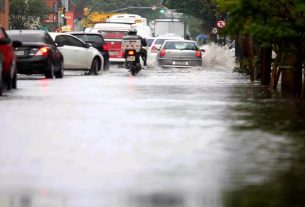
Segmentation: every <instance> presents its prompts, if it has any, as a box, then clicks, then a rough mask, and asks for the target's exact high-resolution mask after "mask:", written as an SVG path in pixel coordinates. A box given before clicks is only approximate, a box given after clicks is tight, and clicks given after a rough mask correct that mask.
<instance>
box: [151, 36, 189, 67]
mask: <svg viewBox="0 0 305 207" xmlns="http://www.w3.org/2000/svg"><path fill="white" fill-rule="evenodd" d="M166 40H184V38H183V37H180V36H176V35H170V34H169V35H164V36H163V35H162V36H158V37H154V38H153V39H152V40H150V41H152V42H151V44H149V46H148V49H147V65H148V67H151V68H153V67H155V66H156V64H157V54H158V50H159V49H160V48H161V46H162V45H163V43H164V42H165V41H166Z"/></svg>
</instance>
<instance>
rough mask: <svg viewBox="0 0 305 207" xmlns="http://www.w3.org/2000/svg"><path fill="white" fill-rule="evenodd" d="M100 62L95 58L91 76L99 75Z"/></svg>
mask: <svg viewBox="0 0 305 207" xmlns="http://www.w3.org/2000/svg"><path fill="white" fill-rule="evenodd" d="M99 65H100V64H99V61H98V59H97V58H94V60H93V61H92V64H91V69H90V73H91V74H94V75H97V71H98V69H99Z"/></svg>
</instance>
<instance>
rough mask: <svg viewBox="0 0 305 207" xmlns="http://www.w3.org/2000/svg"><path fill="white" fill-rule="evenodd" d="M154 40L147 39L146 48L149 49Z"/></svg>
mask: <svg viewBox="0 0 305 207" xmlns="http://www.w3.org/2000/svg"><path fill="white" fill-rule="evenodd" d="M154 40H155V39H147V40H146V42H147V46H148V47H150V46H151V44H152V43H153V41H154Z"/></svg>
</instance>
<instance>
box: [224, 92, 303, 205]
mask: <svg viewBox="0 0 305 207" xmlns="http://www.w3.org/2000/svg"><path fill="white" fill-rule="evenodd" d="M236 91H237V92H236V93H235V94H240V95H239V96H237V97H236V100H237V101H238V102H239V103H240V104H238V105H235V106H232V107H231V111H230V114H228V118H229V119H231V120H232V123H231V128H232V138H231V139H230V141H229V142H228V149H229V150H231V151H234V153H232V154H234V155H233V156H232V167H231V172H230V173H231V186H230V187H229V188H227V189H226V190H225V193H224V198H225V200H224V204H225V206H228V207H257V206H268V207H288V206H289V207H290V206H295V207H298V206H300V207H301V206H305V198H304V195H305V165H304V164H305V148H304V137H305V127H304V126H305V105H304V102H303V101H300V100H295V99H292V98H289V97H283V96H282V97H281V96H278V94H271V93H270V92H269V90H268V89H264V88H261V87H239V88H237V89H236Z"/></svg>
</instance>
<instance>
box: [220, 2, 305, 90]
mask: <svg viewBox="0 0 305 207" xmlns="http://www.w3.org/2000/svg"><path fill="white" fill-rule="evenodd" d="M218 1H219V3H220V5H221V6H222V7H223V8H225V9H229V12H230V18H229V31H230V33H231V34H232V35H238V34H243V35H248V36H249V35H251V36H252V37H253V39H255V41H256V42H257V43H258V44H259V45H260V47H261V48H268V47H273V49H274V50H275V51H276V52H277V60H276V62H277V63H278V64H279V65H282V69H283V73H282V89H283V90H290V91H292V92H293V93H295V94H296V95H298V96H299V95H301V91H302V65H303V63H304V61H305V51H304V49H303V48H304V46H305V2H304V1H303V0H260V1H258V0H253V1H248V0H235V1H230V3H232V2H233V3H234V4H233V5H234V6H232V5H231V6H229V5H228V4H226V3H225V2H224V1H223V0H218ZM223 8H221V9H223ZM268 54H269V56H270V55H271V54H270V52H269V53H268ZM283 66H285V67H283ZM282 69H281V67H279V69H276V68H274V70H277V71H273V73H272V74H273V78H272V80H278V76H279V73H280V72H281V70H282ZM265 72H266V71H265ZM268 73H269V74H270V72H268V71H267V72H266V74H268ZM274 76H276V77H274ZM273 85H276V83H273Z"/></svg>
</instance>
